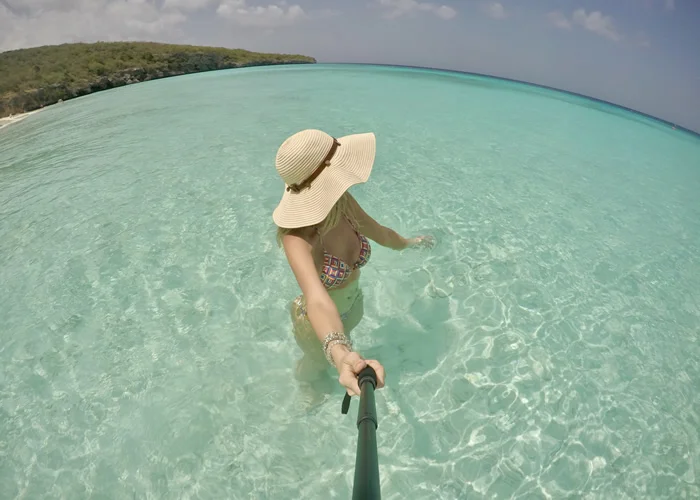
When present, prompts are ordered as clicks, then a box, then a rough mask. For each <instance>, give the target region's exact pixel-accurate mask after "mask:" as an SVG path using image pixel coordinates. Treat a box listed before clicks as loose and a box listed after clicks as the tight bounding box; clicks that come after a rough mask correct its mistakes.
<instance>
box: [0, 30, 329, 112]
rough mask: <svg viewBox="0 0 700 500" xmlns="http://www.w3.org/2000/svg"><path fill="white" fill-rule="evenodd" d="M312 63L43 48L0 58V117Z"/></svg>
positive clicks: (193, 52) (103, 46) (225, 52)
mask: <svg viewBox="0 0 700 500" xmlns="http://www.w3.org/2000/svg"><path fill="white" fill-rule="evenodd" d="M315 62H316V60H315V59H314V58H312V57H307V56H302V55H293V54H266V53H257V52H249V51H247V50H242V49H225V48H218V47H198V46H192V45H170V44H162V43H152V42H99V43H74V44H63V45H49V46H43V47H35V48H31V49H20V50H12V51H8V52H1V53H0V117H3V116H8V115H11V114H16V113H23V112H27V111H32V110H35V109H38V108H40V107H43V106H47V105H49V104H54V103H57V102H59V101H61V100H66V99H71V98H74V97H78V96H82V95H86V94H90V93H92V92H97V91H100V90H105V89H110V88H114V87H120V86H122V85H128V84H131V83H138V82H143V81H147V80H153V79H156V78H165V77H169V76H176V75H184V74H187V73H197V72H200V71H211V70H217V69H228V68H240V67H245V66H262V65H272V64H304V63H307V64H308V63H315Z"/></svg>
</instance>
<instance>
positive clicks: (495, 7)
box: [483, 2, 506, 19]
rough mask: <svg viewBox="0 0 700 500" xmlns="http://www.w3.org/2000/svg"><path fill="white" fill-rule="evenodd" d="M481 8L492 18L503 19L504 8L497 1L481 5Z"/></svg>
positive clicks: (504, 15) (504, 14)
mask: <svg viewBox="0 0 700 500" xmlns="http://www.w3.org/2000/svg"><path fill="white" fill-rule="evenodd" d="M483 10H484V12H485V13H486V15H488V16H490V17H493V18H494V19H503V18H505V17H506V10H505V9H504V8H503V5H501V4H500V3H499V2H491V3H488V4H485V5H484V6H483Z"/></svg>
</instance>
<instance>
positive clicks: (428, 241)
mask: <svg viewBox="0 0 700 500" xmlns="http://www.w3.org/2000/svg"><path fill="white" fill-rule="evenodd" d="M408 246H410V247H424V248H432V247H434V246H435V238H433V237H432V236H418V237H416V238H411V239H409V240H408Z"/></svg>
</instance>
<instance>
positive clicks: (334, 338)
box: [323, 332, 352, 366]
mask: <svg viewBox="0 0 700 500" xmlns="http://www.w3.org/2000/svg"><path fill="white" fill-rule="evenodd" d="M338 344H342V345H344V346H346V347H347V348H348V349H349V350H351V351H352V342H351V341H350V340H348V338H347V337H346V336H345V334H344V333H343V332H331V333H329V334H328V335H326V338H325V339H323V353H324V354H325V355H326V361H328V364H329V365H331V366H335V363H334V362H333V356H332V354H331V350H332V349H333V347H335V346H336V345H338Z"/></svg>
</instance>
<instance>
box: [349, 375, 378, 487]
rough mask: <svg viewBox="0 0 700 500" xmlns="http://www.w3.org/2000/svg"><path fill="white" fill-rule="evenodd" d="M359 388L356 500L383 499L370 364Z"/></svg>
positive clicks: (359, 381) (374, 385)
mask: <svg viewBox="0 0 700 500" xmlns="http://www.w3.org/2000/svg"><path fill="white" fill-rule="evenodd" d="M357 383H358V385H359V386H360V407H359V409H358V410H357V430H358V432H359V434H358V436H357V454H356V455H355V481H354V483H353V489H352V498H353V500H380V499H381V497H382V495H381V490H380V487H379V486H380V485H379V459H378V457H377V434H376V433H377V426H378V424H377V409H376V407H375V405H374V389H375V388H376V387H377V374H376V372H375V371H374V369H373V368H372V367H371V366H369V365H367V366H366V367H365V368H364V369H363V370H362V371H361V372H360V374H359V375H358V376H357ZM349 407H350V397H349V396H348V394H347V393H346V394H345V399H344V400H343V413H347V412H348V408H349Z"/></svg>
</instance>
